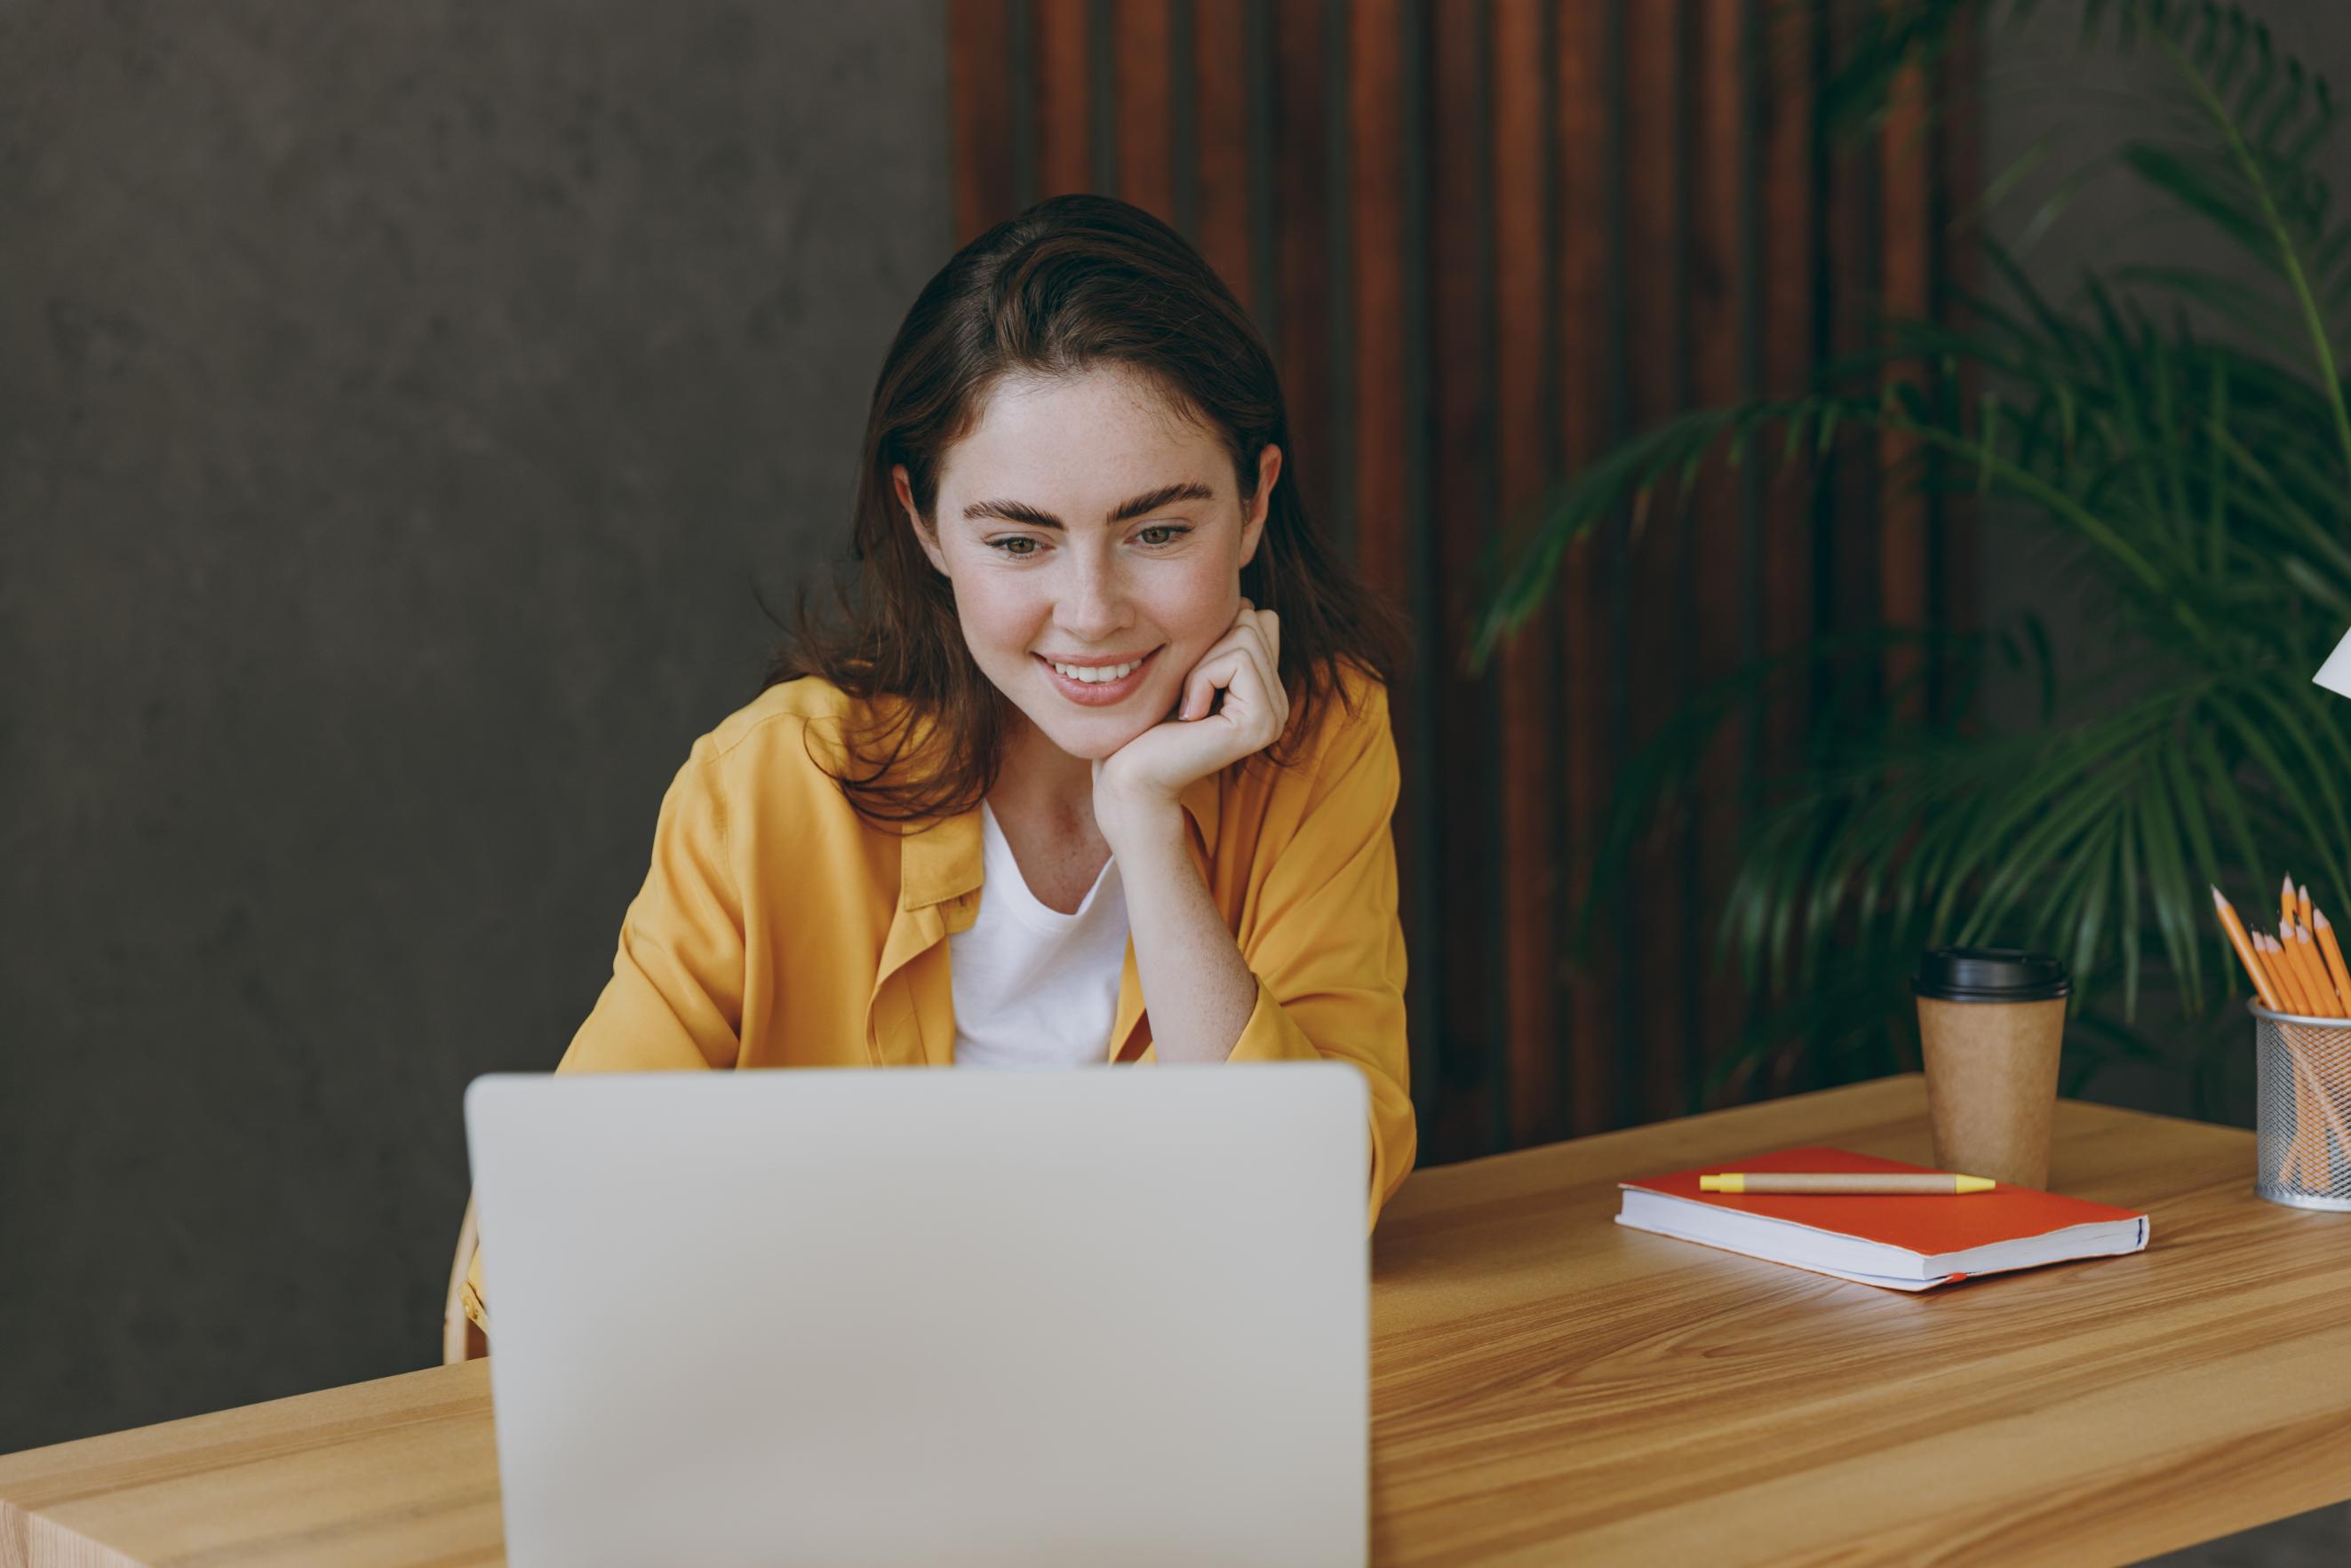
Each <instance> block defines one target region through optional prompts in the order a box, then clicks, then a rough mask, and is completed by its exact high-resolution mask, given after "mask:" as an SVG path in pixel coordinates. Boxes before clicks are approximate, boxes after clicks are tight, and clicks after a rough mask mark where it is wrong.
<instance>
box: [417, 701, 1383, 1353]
mask: <svg viewBox="0 0 2351 1568" xmlns="http://www.w3.org/2000/svg"><path fill="white" fill-rule="evenodd" d="M1342 689H1343V691H1344V692H1345V693H1346V694H1347V695H1349V696H1350V697H1351V698H1352V700H1353V702H1354V705H1355V711H1354V712H1353V713H1352V714H1350V713H1349V712H1348V711H1347V710H1346V708H1345V707H1344V706H1343V705H1342V704H1341V703H1340V702H1338V701H1336V700H1332V701H1330V702H1327V703H1325V704H1324V705H1323V706H1322V711H1321V714H1320V716H1319V719H1318V724H1317V733H1316V735H1315V736H1314V737H1313V738H1312V740H1311V742H1310V743H1309V744H1308V746H1307V747H1306V748H1305V749H1304V750H1303V752H1302V753H1301V756H1300V758H1299V760H1298V761H1297V763H1296V764H1295V765H1294V766H1292V767H1290V768H1276V767H1275V766H1273V765H1272V763H1271V762H1270V761H1269V760H1268V759H1267V758H1264V757H1263V756H1262V755H1260V756H1258V757H1252V758H1245V759H1244V760H1243V761H1241V762H1239V763H1236V764H1234V765H1233V766H1232V767H1229V768H1224V769H1222V770H1221V771H1219V772H1217V773H1213V774H1210V775H1209V776H1208V777H1207V778H1205V779H1199V780H1197V781H1196V782H1195V783H1193V784H1192V785H1191V786H1190V787H1189V788H1187V789H1186V790H1185V791H1184V794H1183V796H1182V802H1183V807H1184V810H1185V813H1186V816H1187V817H1188V818H1189V820H1190V821H1191V823H1192V826H1193V829H1194V834H1193V840H1192V851H1193V855H1194V859H1195V861H1196V863H1197V864H1198V865H1199V867H1200V870H1201V873H1202V875H1203V877H1204V879H1205V881H1206V882H1207V886H1208V890H1209V894H1210V896H1211V897H1212V899H1213V900H1214V902H1215V904H1216V906H1217V910H1218V911H1219V912H1221V913H1222V915H1224V918H1225V924H1226V925H1227V926H1228V928H1229V929H1230V930H1231V931H1232V933H1233V936H1234V937H1235V939H1236V940H1237V941H1238V944H1239V947H1240V953H1241V956H1242V958H1243V959H1244V960H1246V961H1247V963H1248V964H1249V969H1250V971H1251V972H1252V973H1253V974H1255V975H1256V977H1257V982H1258V995H1257V1007H1256V1009H1255V1010H1254V1011H1252V1012H1251V1013H1250V1015H1249V1023H1248V1024H1247V1026H1246V1027H1245V1028H1244V1029H1243V1030H1242V1031H1241V1036H1240V1039H1239V1040H1238V1042H1237V1043H1236V1044H1235V1045H1234V1047H1233V1050H1232V1054H1231V1057H1230V1059H1229V1060H1231V1061H1313V1060H1315V1059H1316V1058H1318V1057H1327V1058H1330V1059H1331V1060H1332V1061H1352V1062H1353V1063H1355V1065H1356V1066H1358V1067H1360V1068H1361V1069H1362V1070H1363V1071H1364V1077H1365V1078H1366V1079H1368V1080H1369V1081H1370V1084H1371V1099H1372V1113H1371V1143H1372V1169H1371V1186H1370V1204H1369V1211H1368V1214H1367V1218H1366V1226H1367V1228H1368V1226H1370V1225H1372V1224H1376V1223H1377V1221H1378V1219H1379V1211H1380V1205H1381V1204H1382V1203H1383V1202H1384V1201H1385V1200H1386V1198H1387V1197H1388V1196H1389V1195H1390V1194H1391V1193H1393V1192H1395V1189H1396V1188H1397V1186H1400V1185H1402V1183H1403V1181H1404V1178H1405V1176H1406V1175H1407V1174H1408V1173H1409V1172H1410V1171H1411V1169H1412V1162H1413V1154H1414V1151H1415V1148H1416V1133H1415V1128H1414V1122H1413V1109H1412V1100H1411V1097H1410V1095H1409V1093H1408V1092H1407V1089H1406V1083H1407V1075H1408V1068H1407V1063H1406V1056H1405V1008H1404V980H1405V953H1404V928H1403V926H1402V925H1401V924H1400V923H1399V921H1398V919H1397V915H1396V874H1395V841H1394V840H1393V839H1392V838H1391V836H1390V833H1389V819H1390V817H1391V815H1392V814H1393V812H1394V810H1395V799H1396V784H1397V778H1398V773H1397V767H1396V749H1395V737H1394V735H1393V733H1392V732H1391V731H1390V729H1389V726H1388V706H1387V693H1386V691H1385V689H1384V687H1383V686H1381V685H1380V684H1379V683H1378V681H1377V680H1376V679H1374V678H1372V677H1369V676H1365V675H1362V674H1357V673H1356V672H1354V671H1353V669H1352V668H1350V670H1349V672H1348V674H1347V675H1346V677H1345V679H1344V683H1343V688H1342ZM858 711H859V710H858V708H857V706H856V704H855V701H854V699H852V698H851V697H849V696H847V695H844V694H842V692H841V690H840V689H839V688H838V687H836V686H834V685H832V684H831V682H829V681H825V680H822V679H820V678H817V677H808V678H804V679H801V680H797V681H791V682H787V683H785V684H784V685H777V686H770V687H769V688H768V690H767V691H765V692H763V693H761V694H760V695H759V696H758V699H757V700H755V701H753V702H752V703H751V704H749V705H748V706H746V707H744V708H742V709H740V710H739V711H737V713H735V714H734V715H732V716H729V717H728V718H727V719H726V722H724V723H723V724H721V725H720V726H719V727H717V728H716V729H715V730H713V731H711V732H710V733H709V734H707V735H705V736H704V737H701V738H700V739H699V740H696V741H695V743H694V747H693V749H692V751H691V753H690V754H689V755H688V757H687V758H686V761H685V764H684V767H683V768H680V769H679V770H678V773H677V777H676V779H674V781H673V782H672V783H671V785H670V787H669V790H668V792H667V793H666V794H665V795H664V797H663V799H662V804H661V811H660V815H659V818H658V820H657V821H656V823H655V825H654V829H653V865H652V869H651V870H650V871H649V872H648V873H647V874H646V877H645V883H644V886H643V889H642V890H641V891H640V892H639V893H638V894H637V896H636V897H635V899H634V900H632V902H631V904H629V908H628V913H627V915H626V917H625V918H624V919H623V921H622V926H621V940H620V950H619V952H618V953H617V954H616V955H615V956H614V957H613V960H612V977H611V980H610V981H609V982H607V983H606V985H605V987H604V990H603V994H602V995H601V996H600V997H599V998H597V1000H596V1005H595V1008H594V1009H593V1010H591V1011H590V1013H589V1015H588V1019H587V1021H586V1022H584V1023H582V1024H581V1025H580V1030H579V1032H578V1033H577V1034H576V1035H574V1036H573V1037H572V1040H571V1045H570V1048H569V1050H568V1051H565V1052H564V1053H563V1060H562V1061H560V1062H559V1063H558V1064H557V1066H556V1071H558V1072H646V1071H672V1070H676V1069H686V1068H724V1067H813V1066H822V1067H849V1066H875V1067H920V1066H933V1067H944V1066H946V1065H948V1064H949V1062H950V1061H952V1060H953V1057H954V1050H955V1033H956V1031H955V1011H954V1003H953V998H952V995H951V993H950V989H949V985H948V976H947V941H946V939H947V937H948V936H950V935H952V934H954V933H956V932H958V931H962V930H965V929H966V928H967V927H968V926H969V925H971V923H972V920H973V918H974V917H975V916H976V915H977V914H978V911H979V898H980V891H981V889H980V881H981V848H980V824H979V812H978V810H977V807H975V808H974V809H973V810H970V811H967V812H965V813H963V814H962V815H959V816H954V817H946V818H942V819H939V820H937V821H934V822H931V823H930V824H928V825H927V826H925V827H923V828H922V829H921V831H910V832H906V833H903V834H902V833H901V832H900V831H898V830H897V829H895V828H893V827H886V826H876V825H874V824H872V823H870V822H868V821H866V820H865V819H863V818H862V817H861V816H859V815H858V813H857V812H856V810H854V809H852V807H851V805H850V803H849V801H848V800H847V799H846V798H845V797H844V796H843V795H842V794H841V789H840V788H839V786H837V785H836V784H835V783H834V782H833V780H832V779H831V777H829V776H828V774H827V772H826V770H825V768H824V767H820V759H822V761H823V762H824V763H825V764H826V765H827V766H830V767H833V768H838V767H840V766H841V758H842V752H841V726H842V721H843V720H844V719H845V718H848V717H852V716H855V715H856V714H857V713H858ZM1103 1054H1104V1058H1105V1060H1106V1061H1117V1062H1133V1061H1151V1060H1152V1051H1151V1019H1150V1016H1149V1014H1148V1013H1146V1012H1145V1011H1144V1003H1143V991H1142V986H1141V982H1140V981H1139V979H1138V978H1137V976H1136V971H1135V965H1134V941H1133V940H1132V938H1130V939H1129V941H1128V943H1127V948H1126V965H1125V971H1124V974H1123V977H1122V979H1121V981H1120V986H1119V998H1118V1012H1117V1015H1116V1019H1115V1021H1114V1023H1113V1026H1112V1030H1111V1037H1110V1039H1109V1040H1107V1041H1105V1042H1104V1051H1103ZM463 1299H464V1303H465V1312H466V1313H467V1315H468V1316H470V1317H471V1318H472V1319H473V1320H474V1322H476V1323H478V1324H480V1325H481V1327H482V1328H483V1330H484V1332H485V1333H486V1332H487V1331H488V1328H489V1319H488V1314H487V1312H486V1309H485V1308H484V1305H483V1285H482V1259H481V1254H480V1253H479V1252H478V1251H477V1252H476V1253H475V1258H474V1261H473V1264H472V1268H471V1270H470V1271H469V1273H468V1276H467V1279H466V1282H465V1289H464V1293H463Z"/></svg>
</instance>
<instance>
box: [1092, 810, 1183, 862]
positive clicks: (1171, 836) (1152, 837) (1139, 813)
mask: <svg viewBox="0 0 2351 1568" xmlns="http://www.w3.org/2000/svg"><path fill="white" fill-rule="evenodd" d="M1095 817H1096V820H1097V821H1098V823H1099V825H1100V826H1101V828H1102V837H1103V838H1104V839H1106V840H1108V841H1109V842H1110V849H1111V853H1112V854H1113V855H1115V856H1117V857H1118V858H1119V859H1120V860H1121V861H1122V862H1133V861H1135V860H1137V859H1140V858H1143V857H1144V856H1147V855H1153V854H1161V853H1171V852H1175V851H1179V850H1181V849H1182V848H1183V847H1184V808H1183V806H1182V804H1181V803H1179V802H1178V801H1177V800H1175V797H1173V796H1153V795H1145V796H1141V797H1127V796H1122V797H1120V798H1119V799H1118V801H1117V804H1116V807H1115V808H1114V810H1112V811H1111V812H1109V813H1108V814H1107V815H1105V814H1104V813H1102V812H1101V811H1099V810H1097V811H1096V812H1095Z"/></svg>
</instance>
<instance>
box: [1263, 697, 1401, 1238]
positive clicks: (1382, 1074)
mask: <svg viewBox="0 0 2351 1568" xmlns="http://www.w3.org/2000/svg"><path fill="white" fill-rule="evenodd" d="M1356 704H1357V706H1356V711H1355V712H1354V713H1353V714H1352V715H1349V716H1347V717H1346V720H1345V722H1344V723H1343V724H1337V723H1334V726H1333V727H1334V728H1335V729H1336V731H1337V734H1336V736H1335V737H1334V738H1333V741H1332V746H1331V748H1330V749H1329V750H1328V751H1327V752H1326V753H1325V754H1324V755H1323V756H1322V758H1321V759H1320V760H1319V764H1318V766H1317V767H1316V768H1315V769H1314V775H1313V783H1312V786H1311V792H1310V794H1309V797H1308V801H1307V806H1306V810H1305V812H1304V814H1303V816H1302V817H1301V820H1300V822H1299V826H1298V830H1297V831H1296V833H1295V834H1294V835H1293V836H1292V837H1291V838H1290V841H1289V842H1288V843H1287V844H1285V845H1283V846H1282V848H1281V849H1280V852H1279V853H1278V855H1277V856H1276V857H1275V859H1274V860H1273V862H1272V863H1271V864H1270V866H1269V867H1268V868H1267V869H1266V871H1265V873H1264V880H1263V882H1262V883H1261V884H1260V885H1259V889H1258V896H1257V912H1256V918H1255V920H1254V921H1253V922H1252V923H1250V925H1249V930H1248V932H1247V934H1246V935H1245V936H1244V938H1243V941H1242V944H1241V956H1242V957H1243V959H1244V960H1246V961H1247V962H1248V964H1249V970H1250V972H1251V973H1252V974H1254V975H1255V976H1256V977H1257V983H1258V986H1257V1006H1256V1007H1255V1009H1252V1010H1251V1012H1250V1014H1249V1022H1248V1024H1247V1025H1246V1026H1244V1027H1243V1029H1242V1030H1241V1037H1240V1039H1239V1040H1238V1041H1237V1042H1236V1043H1235V1044H1234V1046H1233V1050H1232V1054H1231V1055H1230V1056H1229V1057H1228V1061H1317V1060H1328V1061H1352V1062H1353V1063H1354V1064H1355V1066H1356V1067H1358V1068H1360V1069H1361V1070H1362V1071H1363V1073H1364V1077H1365V1079H1367V1080H1368V1081H1369V1082H1370V1085H1371V1100H1372V1122H1371V1142H1372V1168H1371V1173H1370V1176H1371V1192H1370V1199H1371V1201H1370V1207H1369V1210H1368V1213H1367V1214H1366V1217H1365V1222H1364V1223H1365V1228H1366V1229H1367V1230H1368V1229H1369V1228H1371V1227H1372V1226H1374V1225H1377V1224H1378V1223H1379V1217H1380V1207H1381V1206H1382V1205H1383V1204H1384V1203H1385V1202H1386V1201H1387V1199H1388V1198H1389V1197H1390V1196H1392V1195H1393V1194H1394V1193H1395V1189H1396V1188H1397V1187H1399V1186H1402V1185H1403V1184H1404V1179H1405V1176H1408V1175H1410V1174H1411V1171H1412V1162H1413V1156H1414V1155H1415V1153H1416V1150H1417V1148H1418V1133H1417V1130H1416V1124H1415V1122H1414V1118H1413V1109H1412V1094H1411V1091H1410V1080H1411V1066H1410V1057H1409V1054H1408V1052H1407V1050H1406V1046H1405V1005H1404V981H1405V951H1404V926H1403V924H1402V922H1401V921H1400V919H1399V918H1398V915H1397V911H1396V856H1395V839H1394V837H1393V836H1392V834H1391V831H1390V823H1391V821H1392V819H1393V818H1394V816H1395V803H1396V789H1397V783H1398V777H1399V775H1398V769H1397V765H1396V748H1395V735H1394V734H1393V733H1392V732H1391V730H1390V728H1389V724H1388V713H1387V696H1386V693H1385V692H1384V690H1383V689H1381V688H1379V687H1377V686H1373V687H1372V688H1371V689H1370V691H1369V692H1368V693H1367V694H1365V695H1361V696H1359V697H1358V698H1357V699H1356ZM1338 717H1339V715H1338V714H1336V713H1334V714H1333V715H1332V718H1333V720H1334V721H1335V720H1337V719H1338Z"/></svg>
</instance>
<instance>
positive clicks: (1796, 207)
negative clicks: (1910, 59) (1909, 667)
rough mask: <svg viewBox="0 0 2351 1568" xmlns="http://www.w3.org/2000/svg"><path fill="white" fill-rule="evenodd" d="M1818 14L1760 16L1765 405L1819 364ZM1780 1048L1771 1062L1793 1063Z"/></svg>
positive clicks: (1773, 512)
mask: <svg viewBox="0 0 2351 1568" xmlns="http://www.w3.org/2000/svg"><path fill="white" fill-rule="evenodd" d="M1817 16H1818V13H1817V12H1815V11H1814V10H1813V8H1812V7H1810V6H1773V7H1771V8H1770V9H1768V10H1766V11H1765V12H1764V13H1763V14H1762V16H1761V17H1760V18H1759V26H1760V28H1761V51H1762V59H1761V66H1760V71H1759V77H1760V79H1759V82H1758V89H1759V91H1760V92H1761V102H1760V103H1759V104H1758V105H1757V110H1756V114H1757V120H1758V122H1759V124H1760V125H1761V140H1762V171H1763V172H1762V179H1763V193H1762V200H1761V208H1762V210H1763V212H1764V213H1765V214H1768V217H1767V219H1766V221H1765V222H1764V225H1763V227H1762V233H1761V236H1760V239H1761V256H1760V257H1759V266H1760V267H1761V277H1760V278H1759V287H1758V289H1757V298H1758V299H1759V300H1760V302H1761V310H1762V317H1763V319H1762V321H1761V324H1760V326H1761V378H1762V392H1763V395H1765V396H1766V397H1781V398H1784V397H1792V396H1795V395H1796V394H1798V393H1799V392H1802V391H1803V390H1804V388H1805V383H1806V382H1807V380H1808V378H1809V374H1810V371H1811V369H1812V365H1813V360H1814V357H1815V347H1816V345H1815V340H1814V333H1815V330H1816V323H1817V318H1818V311H1817V308H1816V300H1817V298H1818V296H1819V284H1820V263H1821V256H1820V252H1819V247H1818V245H1817V237H1818V233H1819V224H1818V222H1817V214H1818V211H1819V201H1818V193H1817V192H1816V191H1815V189H1814V186H1813V179H1814V172H1815V170H1814V164H1813V137H1812V116H1813V59H1814V54H1815V48H1816V43H1817V33H1816V26H1817ZM1812 477H1813V468H1812V461H1811V458H1810V456H1809V455H1808V454H1799V455H1796V456H1795V457H1794V458H1793V459H1792V461H1791V462H1790V463H1789V464H1788V465H1786V466H1785V467H1784V468H1775V471H1774V472H1773V474H1772V476H1771V479H1770V480H1769V482H1768V483H1767V485H1766V486H1765V488H1764V492H1763V517H1762V560H1763V570H1762V593H1763V605H1762V612H1763V613H1762V642H1763V647H1762V652H1763V653H1764V655H1765V656H1766V657H1779V658H1782V659H1784V658H1788V657H1789V656H1791V655H1792V654H1794V653H1796V652H1797V650H1799V649H1800V648H1802V646H1803V644H1804V643H1805V641H1806V640H1807V639H1808V638H1809V637H1810V636H1811V635H1812V632H1813V609H1814V598H1813V559H1814V549H1813V499H1812V492H1811V483H1812ZM1802 675H1803V672H1802V671H1800V670H1791V671H1789V672H1788V673H1787V674H1786V676H1785V677H1784V678H1783V679H1782V681H1781V682H1780V683H1779V685H1780V693H1779V695H1778V697H1777V699H1776V701H1775V703H1774V705H1773V706H1772V707H1771V709H1770V711H1769V712H1768V713H1767V714H1766V715H1765V720H1764V726H1763V739H1762V746H1761V751H1762V757H1761V766H1762V768H1763V769H1764V771H1765V772H1766V774H1767V775H1779V774H1783V773H1785V772H1786V771H1788V770H1789V769H1791V768H1794V767H1795V766H1796V765H1797V764H1798V762H1799V761H1800V760H1801V758H1802V747H1803V741H1804V732H1805V725H1806V723H1807V721H1808V718H1809V715H1810V709H1811V693H1810V689H1809V682H1808V681H1806V680H1805V679H1803V678H1802ZM1790 1044H1791V1042H1789V1041H1785V1040H1783V1041H1782V1042H1780V1045H1779V1046H1778V1048H1777V1050H1776V1051H1775V1053H1774V1058H1773V1060H1775V1061H1789V1060H1791V1058H1790V1057H1789V1056H1788V1054H1787V1052H1788V1050H1789V1046H1790Z"/></svg>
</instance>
